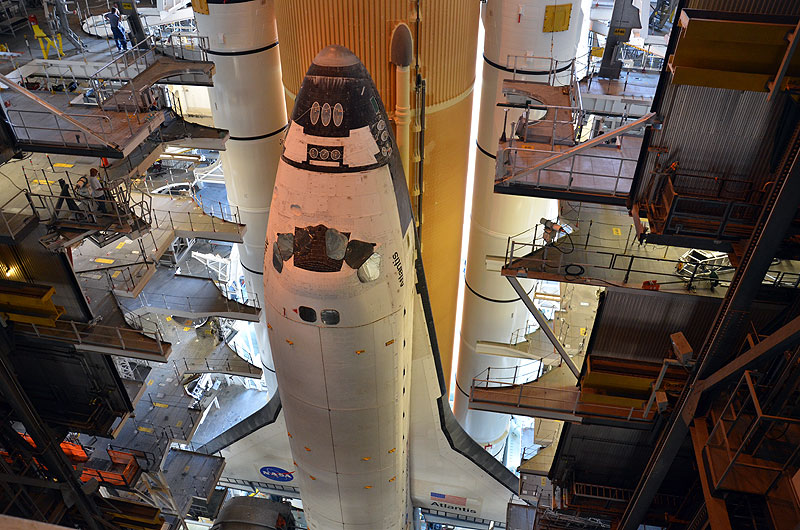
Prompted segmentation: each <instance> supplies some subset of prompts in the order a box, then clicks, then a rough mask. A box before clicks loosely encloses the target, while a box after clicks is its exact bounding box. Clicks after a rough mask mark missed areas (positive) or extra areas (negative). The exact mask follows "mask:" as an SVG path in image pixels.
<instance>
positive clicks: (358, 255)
mask: <svg viewBox="0 0 800 530" xmlns="http://www.w3.org/2000/svg"><path fill="white" fill-rule="evenodd" d="M292 257H294V265H295V266H296V267H299V268H301V269H304V270H307V271H313V272H337V271H340V270H342V263H347V266H348V267H350V268H351V269H355V270H356V271H357V276H358V279H359V280H361V281H362V282H370V281H373V280H375V279H377V278H378V276H380V270H381V257H380V255H378V254H377V253H375V243H368V242H366V241H360V240H358V239H354V240H352V241H351V240H350V233H349V232H340V231H338V230H336V229H335V228H328V227H327V226H325V225H321V224H320V225H316V226H307V227H305V228H300V227H295V229H294V234H291V233H285V234H278V235H277V240H276V241H275V242H274V243H273V244H272V266H273V267H275V270H277V271H278V272H281V271H282V270H283V262H285V261H288V260H289V259H291V258H292ZM331 311H332V310H331ZM331 318H333V317H331ZM315 319H316V316H315ZM337 322H338V320H337Z"/></svg>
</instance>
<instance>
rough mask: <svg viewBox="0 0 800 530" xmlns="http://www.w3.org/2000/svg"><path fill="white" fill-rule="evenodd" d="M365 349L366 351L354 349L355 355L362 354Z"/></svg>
mask: <svg viewBox="0 0 800 530" xmlns="http://www.w3.org/2000/svg"><path fill="white" fill-rule="evenodd" d="M365 351H367V350H356V355H361V354H362V353H364V352H365Z"/></svg>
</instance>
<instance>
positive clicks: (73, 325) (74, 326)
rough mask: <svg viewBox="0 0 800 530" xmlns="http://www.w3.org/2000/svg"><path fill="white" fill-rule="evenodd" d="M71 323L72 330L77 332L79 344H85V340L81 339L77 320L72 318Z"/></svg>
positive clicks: (76, 336)
mask: <svg viewBox="0 0 800 530" xmlns="http://www.w3.org/2000/svg"><path fill="white" fill-rule="evenodd" d="M69 323H70V324H71V325H72V330H73V331H74V332H75V338H76V339H78V344H83V340H81V334H80V333H79V332H78V327H77V326H76V325H75V321H74V320H70V321H69Z"/></svg>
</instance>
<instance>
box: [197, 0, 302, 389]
mask: <svg viewBox="0 0 800 530" xmlns="http://www.w3.org/2000/svg"><path fill="white" fill-rule="evenodd" d="M208 10H209V14H207V15H205V14H201V13H195V18H196V20H197V28H198V31H199V33H200V34H201V35H205V36H207V37H208V39H209V48H210V49H209V50H208V55H209V57H210V58H211V59H212V60H213V61H214V65H215V68H216V73H215V75H214V88H213V89H211V112H212V115H213V117H214V126H215V127H219V128H222V129H227V130H228V131H230V139H229V140H228V141H227V143H226V151H225V152H224V153H223V154H222V167H223V172H224V175H225V187H226V190H227V192H228V201H229V203H230V204H231V205H233V206H237V207H238V210H239V214H240V217H241V221H242V222H243V223H244V224H245V225H246V226H247V230H246V232H245V234H244V243H243V244H241V245H239V260H240V262H241V264H242V267H243V269H244V271H245V279H246V282H247V289H248V290H249V292H255V293H256V294H257V295H258V298H259V301H260V302H261V304H262V305H263V304H264V296H263V295H264V293H263V279H262V276H261V275H262V271H263V264H264V238H265V235H266V229H267V219H268V217H269V204H270V201H271V199H272V188H273V186H274V183H275V172H276V171H277V167H278V160H279V159H280V154H281V144H280V142H281V138H282V137H283V135H282V134H281V133H283V131H284V129H285V128H286V103H285V99H284V96H283V84H282V83H281V64H280V53H279V51H278V30H277V26H276V24H275V12H274V0H249V1H244V2H233V3H225V2H224V1H221V0H209V2H208ZM256 326H257V333H256V337H257V339H258V343H259V347H260V348H261V351H262V360H263V364H264V367H265V372H264V373H265V378H266V382H267V385H268V386H269V387H270V390H272V391H274V390H275V381H274V379H273V377H274V376H273V375H272V372H270V371H269V370H270V368H271V366H272V361H271V359H270V356H269V344H268V340H267V337H266V331H265V329H266V328H265V327H264V325H263V322H262V323H261V324H256Z"/></svg>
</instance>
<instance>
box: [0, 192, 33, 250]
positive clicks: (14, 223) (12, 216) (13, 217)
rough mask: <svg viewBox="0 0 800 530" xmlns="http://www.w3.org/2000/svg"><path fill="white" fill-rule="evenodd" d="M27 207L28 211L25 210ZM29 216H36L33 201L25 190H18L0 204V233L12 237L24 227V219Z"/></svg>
mask: <svg viewBox="0 0 800 530" xmlns="http://www.w3.org/2000/svg"><path fill="white" fill-rule="evenodd" d="M29 208H30V213H28V211H27V210H28V209H29ZM31 216H33V217H38V214H37V213H36V209H35V208H34V207H33V201H32V200H31V197H30V195H29V194H28V192H27V191H26V190H19V191H18V192H17V193H15V194H14V195H12V196H11V198H10V199H8V200H7V201H6V202H5V203H3V205H2V206H0V219H2V220H3V223H2V225H0V229H2V235H4V236H8V237H10V238H11V239H14V238H15V237H16V235H17V234H19V233H20V231H21V230H22V229H23V228H25V219H26V218H28V217H31Z"/></svg>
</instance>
